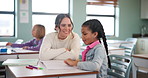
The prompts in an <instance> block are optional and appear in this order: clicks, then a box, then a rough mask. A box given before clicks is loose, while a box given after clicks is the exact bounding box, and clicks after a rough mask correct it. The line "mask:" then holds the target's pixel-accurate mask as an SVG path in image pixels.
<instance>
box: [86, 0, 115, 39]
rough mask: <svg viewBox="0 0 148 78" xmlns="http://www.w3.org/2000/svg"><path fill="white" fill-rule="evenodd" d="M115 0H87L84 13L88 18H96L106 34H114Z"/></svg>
mask: <svg viewBox="0 0 148 78" xmlns="http://www.w3.org/2000/svg"><path fill="white" fill-rule="evenodd" d="M115 11H116V0H87V6H86V13H87V17H86V20H88V19H98V20H99V21H100V22H101V23H102V25H103V27H104V31H105V34H106V36H115V25H116V24H115V21H116V20H115Z"/></svg>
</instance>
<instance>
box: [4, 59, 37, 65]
mask: <svg viewBox="0 0 148 78" xmlns="http://www.w3.org/2000/svg"><path fill="white" fill-rule="evenodd" d="M38 61H39V59H7V60H6V61H4V62H3V63H2V65H12V66H18V65H23V66H25V65H37V63H38Z"/></svg>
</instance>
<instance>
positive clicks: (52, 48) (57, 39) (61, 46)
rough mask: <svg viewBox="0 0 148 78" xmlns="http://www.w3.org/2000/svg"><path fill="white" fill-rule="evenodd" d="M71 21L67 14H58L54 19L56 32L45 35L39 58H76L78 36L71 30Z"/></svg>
mask: <svg viewBox="0 0 148 78" xmlns="http://www.w3.org/2000/svg"><path fill="white" fill-rule="evenodd" d="M73 27H74V26H73V23H72V20H71V18H70V17H69V16H68V15H67V14H59V15H58V16H57V17H56V20H55V29H56V32H52V33H49V34H47V35H46V36H45V38H44V40H43V43H42V46H41V49H40V53H39V58H40V59H41V60H53V59H54V60H57V59H59V60H64V59H67V58H71V59H78V58H79V52H80V37H79V35H78V34H76V33H74V32H72V29H73Z"/></svg>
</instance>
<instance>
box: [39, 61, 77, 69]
mask: <svg viewBox="0 0 148 78" xmlns="http://www.w3.org/2000/svg"><path fill="white" fill-rule="evenodd" d="M42 62H43V64H44V65H45V67H46V68H47V69H76V68H75V67H71V66H68V65H67V64H65V63H64V61H63V60H49V61H42Z"/></svg>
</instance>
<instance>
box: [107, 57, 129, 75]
mask: <svg viewBox="0 0 148 78" xmlns="http://www.w3.org/2000/svg"><path fill="white" fill-rule="evenodd" d="M109 58H110V61H111V68H110V69H109V70H108V75H109V78H129V76H130V72H129V70H130V68H131V58H130V57H128V56H123V55H109Z"/></svg>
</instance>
